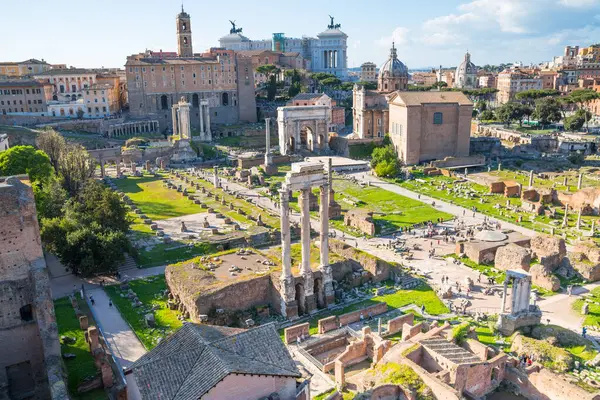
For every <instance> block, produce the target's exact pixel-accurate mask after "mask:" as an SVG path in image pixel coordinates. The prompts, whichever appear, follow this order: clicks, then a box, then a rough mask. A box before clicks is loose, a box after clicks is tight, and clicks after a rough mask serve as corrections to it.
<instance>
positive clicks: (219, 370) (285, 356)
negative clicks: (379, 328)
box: [126, 323, 301, 400]
mask: <svg viewBox="0 0 600 400" xmlns="http://www.w3.org/2000/svg"><path fill="white" fill-rule="evenodd" d="M126 373H132V374H133V376H134V378H135V380H136V382H137V385H138V388H139V390H140V394H141V395H142V398H143V399H163V400H166V399H173V400H175V399H177V400H195V399H199V398H200V397H202V396H203V395H204V394H205V393H207V392H208V391H209V390H210V389H211V388H213V387H214V386H215V385H217V384H218V383H219V382H220V381H222V380H223V379H224V378H225V377H226V376H227V375H229V374H232V373H240V374H255V375H258V374H260V375H275V376H287V377H293V378H299V377H300V376H301V375H300V373H299V372H298V369H297V367H296V365H295V363H294V360H292V358H291V356H290V354H289V353H288V350H287V348H286V347H285V345H284V344H283V342H282V341H281V339H280V337H279V334H278V333H277V330H276V328H275V325H274V324H272V323H271V324H266V325H262V326H259V327H256V328H253V329H248V330H244V329H236V328H227V327H220V326H212V325H198V324H185V325H184V326H183V327H182V328H181V329H180V330H179V331H177V332H176V333H174V334H173V335H171V336H169V337H168V338H167V339H165V340H164V341H162V342H161V343H160V344H159V345H158V346H156V348H154V349H153V350H152V351H150V352H148V353H146V354H145V355H143V356H142V357H141V358H140V359H139V360H137V361H136V362H135V363H133V364H132V365H131V366H130V367H129V368H128V370H127V372H126Z"/></svg>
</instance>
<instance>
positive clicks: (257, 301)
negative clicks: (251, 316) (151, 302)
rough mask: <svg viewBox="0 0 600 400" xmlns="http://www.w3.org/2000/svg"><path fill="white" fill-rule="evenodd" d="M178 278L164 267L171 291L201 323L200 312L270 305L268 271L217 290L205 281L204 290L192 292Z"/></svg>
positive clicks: (270, 291) (203, 313) (271, 288)
mask: <svg viewBox="0 0 600 400" xmlns="http://www.w3.org/2000/svg"><path fill="white" fill-rule="evenodd" d="M179 277H180V275H179V274H175V273H173V271H171V270H170V269H169V268H167V269H166V270H165V279H166V281H167V286H168V288H169V290H170V292H171V294H172V295H173V296H174V297H175V298H177V299H179V301H180V302H181V303H182V304H183V307H184V308H185V310H187V311H188V312H189V313H190V318H191V319H192V321H194V322H200V315H207V314H208V313H209V312H210V311H211V309H223V310H228V311H243V310H248V309H250V308H252V307H255V306H261V305H269V304H271V305H272V292H273V291H274V288H273V285H272V283H271V276H270V275H268V274H267V275H264V276H257V277H252V278H251V279H246V280H243V281H239V282H231V283H229V284H227V285H224V286H223V287H221V288H218V289H211V284H210V283H208V284H207V285H206V288H205V290H206V292H204V293H203V292H202V289H200V292H193V291H192V290H191V288H190V287H189V286H188V284H187V281H184V280H180V279H179ZM213 282H214V281H213ZM213 284H216V283H213ZM242 294H243V295H242Z"/></svg>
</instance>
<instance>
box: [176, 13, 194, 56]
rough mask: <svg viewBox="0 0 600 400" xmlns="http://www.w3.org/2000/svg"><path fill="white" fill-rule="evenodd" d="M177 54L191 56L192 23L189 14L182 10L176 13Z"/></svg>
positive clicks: (192, 54)
mask: <svg viewBox="0 0 600 400" xmlns="http://www.w3.org/2000/svg"><path fill="white" fill-rule="evenodd" d="M177 54H178V55H179V57H193V56H194V51H193V49H192V25H191V19H190V14H188V13H186V12H185V11H184V10H183V5H182V6H181V13H179V14H178V15H177Z"/></svg>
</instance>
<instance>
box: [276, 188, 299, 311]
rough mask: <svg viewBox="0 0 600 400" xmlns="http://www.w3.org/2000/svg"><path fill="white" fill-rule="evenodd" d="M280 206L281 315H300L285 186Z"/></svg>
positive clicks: (288, 197)
mask: <svg viewBox="0 0 600 400" xmlns="http://www.w3.org/2000/svg"><path fill="white" fill-rule="evenodd" d="M279 207H280V212H281V262H282V266H281V276H280V278H279V288H280V289H279V292H280V294H281V309H280V310H281V315H283V316H284V317H287V318H294V317H297V316H298V304H296V289H295V287H294V277H293V276H292V256H291V237H290V192H289V190H288V189H287V188H286V187H285V186H284V187H283V188H282V189H281V190H279Z"/></svg>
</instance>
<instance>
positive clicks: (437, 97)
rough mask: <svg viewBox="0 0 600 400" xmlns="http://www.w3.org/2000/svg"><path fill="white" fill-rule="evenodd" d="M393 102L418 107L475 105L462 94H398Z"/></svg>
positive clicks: (393, 98)
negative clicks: (456, 104)
mask: <svg viewBox="0 0 600 400" xmlns="http://www.w3.org/2000/svg"><path fill="white" fill-rule="evenodd" d="M391 100H392V102H394V103H397V102H401V103H404V104H406V105H407V106H418V105H421V104H431V103H458V104H460V105H472V104H473V103H472V102H471V101H470V100H469V99H468V98H467V96H465V95H464V94H462V93H461V92H450V91H448V92H444V91H442V92H396V93H395V95H394V96H393V97H392V99H391Z"/></svg>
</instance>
